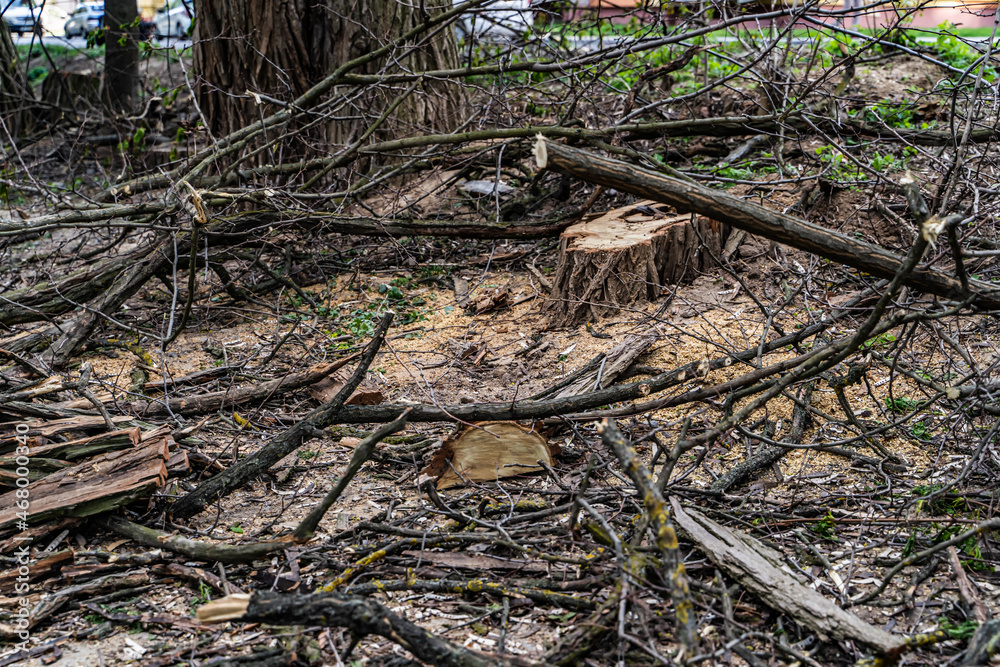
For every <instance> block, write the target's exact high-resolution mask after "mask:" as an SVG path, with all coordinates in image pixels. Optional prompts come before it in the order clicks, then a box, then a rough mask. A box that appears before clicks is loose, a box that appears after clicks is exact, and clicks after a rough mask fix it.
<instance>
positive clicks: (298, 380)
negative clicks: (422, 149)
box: [128, 353, 358, 417]
mask: <svg viewBox="0 0 1000 667" xmlns="http://www.w3.org/2000/svg"><path fill="white" fill-rule="evenodd" d="M357 357H358V353H354V354H352V355H350V356H348V357H344V358H343V359H338V360H337V361H334V362H332V363H329V364H317V365H316V366H313V367H312V368H310V369H308V370H305V371H302V372H301V373H290V374H288V375H286V376H284V377H280V378H277V379H275V380H269V381H267V382H262V383H260V384H256V385H253V386H250V387H234V388H232V389H227V390H226V391H213V392H210V393H207V394H201V395H199V396H191V397H186V398H171V399H170V400H169V401H168V402H169V404H170V412H172V413H174V414H180V415H195V414H202V413H206V412H215V411H216V410H220V409H223V408H232V407H235V406H237V405H242V404H243V403H251V402H253V401H264V400H267V399H268V398H271V397H273V396H275V395H280V394H281V393H284V392H287V391H293V390H295V389H299V388H300V387H305V386H307V385H311V384H315V383H316V382H319V381H320V380H322V379H323V378H325V377H326V376H327V375H329V374H330V373H333V372H334V371H336V370H337V369H338V368H341V367H343V366H345V365H346V364H347V363H348V362H350V361H351V360H353V359H356V358H357ZM128 405H129V408H130V409H131V410H132V411H133V412H135V413H137V414H140V415H142V416H144V417H149V416H159V415H166V414H169V413H168V411H167V407H166V405H164V401H163V399H144V400H138V401H132V402H131V403H129V404H128Z"/></svg>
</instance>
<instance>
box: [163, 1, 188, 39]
mask: <svg viewBox="0 0 1000 667" xmlns="http://www.w3.org/2000/svg"><path fill="white" fill-rule="evenodd" d="M193 12H194V3H193V2H191V0H169V2H167V4H166V5H165V6H164V7H163V8H162V9H161V10H160V11H158V12H156V18H155V19H154V20H153V23H155V24H156V36H157V37H174V38H177V37H187V35H188V32H190V30H191V19H192V18H193Z"/></svg>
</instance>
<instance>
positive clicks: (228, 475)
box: [170, 312, 405, 518]
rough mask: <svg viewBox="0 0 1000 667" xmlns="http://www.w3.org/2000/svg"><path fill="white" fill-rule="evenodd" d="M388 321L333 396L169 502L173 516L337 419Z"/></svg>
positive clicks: (253, 473) (194, 509)
mask: <svg viewBox="0 0 1000 667" xmlns="http://www.w3.org/2000/svg"><path fill="white" fill-rule="evenodd" d="M390 322H392V313H391V312H390V313H388V314H386V316H385V317H383V318H382V321H381V322H379V325H378V328H377V329H376V331H375V334H374V335H373V336H372V340H371V342H369V343H368V347H367V348H365V351H364V353H363V354H362V356H361V360H360V361H359V362H358V366H357V368H355V369H354V373H353V374H352V375H351V378H350V380H348V381H347V382H346V383H345V384H344V386H343V387H342V388H341V390H340V391H339V392H337V395H336V396H334V397H333V398H332V399H330V401H329V402H327V403H325V404H323V405H321V406H320V407H318V408H316V409H315V410H313V411H312V412H310V413H309V416H307V417H306V418H305V419H303V420H302V421H300V422H299V423H297V424H295V426H292V427H291V428H290V429H288V430H287V431H285V432H284V433H282V434H281V435H279V436H277V437H276V438H275V439H274V440H272V441H271V442H269V443H268V444H266V445H265V446H264V447H263V448H262V449H261V450H260V451H258V452H256V453H255V454H253V455H251V456H249V457H247V458H245V459H242V460H241V461H239V462H237V463H235V464H234V465H231V466H230V467H229V468H227V469H226V470H225V471H224V472H222V473H219V474H218V475H216V476H215V477H212V478H211V479H208V480H204V481H202V482H201V484H200V485H199V486H198V488H197V489H195V490H194V491H192V492H191V493H189V494H187V495H186V496H184V497H183V498H181V499H180V500H178V501H177V502H175V503H174V504H173V505H172V506H171V508H170V511H171V513H172V514H173V516H174V517H176V518H185V517H189V516H192V515H194V514H197V513H198V512H200V511H202V510H203V509H205V507H206V506H208V504H209V503H213V502H215V501H216V500H218V499H219V498H222V497H224V496H227V495H229V494H230V493H232V492H233V491H235V490H236V489H238V488H240V487H241V486H243V485H244V484H246V483H247V482H249V481H250V480H251V479H254V478H255V477H258V476H260V475H261V474H263V473H264V472H265V471H266V470H268V469H269V468H270V467H271V466H273V465H274V464H275V463H277V462H278V461H280V460H281V459H283V458H284V457H286V456H288V455H289V454H291V453H292V452H294V451H295V450H296V449H298V448H299V447H300V446H302V443H304V442H306V441H307V440H309V439H310V438H312V437H313V434H314V433H315V432H316V431H317V430H318V429H322V428H325V427H327V426H329V425H330V424H332V423H333V422H334V420H337V419H338V417H339V415H340V412H341V410H342V409H343V408H344V402H345V401H347V399H348V398H350V396H351V394H353V393H354V390H355V389H357V388H358V385H359V384H361V380H363V379H364V377H365V373H366V372H367V371H368V367H369V366H371V363H372V361H374V360H375V355H376V354H378V351H379V348H380V347H381V346H382V341H383V340H385V333H386V331H387V330H388V329H389V324H390ZM404 409H405V406H404ZM400 412H402V410H399V411H397V412H396V413H395V414H393V415H392V416H391V417H389V419H382V420H372V421H382V422H386V421H391V420H393V419H395V418H396V417H398V416H399V413H400Z"/></svg>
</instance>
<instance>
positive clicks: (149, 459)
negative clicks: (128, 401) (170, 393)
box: [0, 436, 172, 529]
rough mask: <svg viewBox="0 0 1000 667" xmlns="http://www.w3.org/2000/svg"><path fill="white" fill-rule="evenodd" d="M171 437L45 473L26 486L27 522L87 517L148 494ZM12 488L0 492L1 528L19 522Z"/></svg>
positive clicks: (157, 483) (157, 481)
mask: <svg viewBox="0 0 1000 667" xmlns="http://www.w3.org/2000/svg"><path fill="white" fill-rule="evenodd" d="M171 443H172V440H171V438H170V436H165V437H163V438H160V439H157V440H153V441H150V442H148V443H143V444H141V445H139V446H138V447H134V448H130V449H127V450H122V451H117V452H109V453H107V454H103V455H101V456H99V457H96V458H92V459H88V460H86V461H83V462H82V463H79V464H77V465H75V466H73V467H72V468H67V469H65V470H61V471H59V472H57V473H53V474H51V475H48V476H47V477H45V478H44V479H41V480H38V481H37V482H32V483H31V484H29V485H28V486H27V487H26V488H27V489H28V496H29V498H30V505H29V508H28V509H27V522H28V523H38V522H40V521H45V520H47V519H51V518H54V517H70V516H78V517H79V516H90V515H93V514H98V513H101V512H106V511H108V510H111V509H114V508H115V507H120V506H122V505H125V504H127V503H130V502H132V501H134V500H138V499H139V498H142V497H145V496H148V495H151V494H152V492H153V491H154V490H156V489H158V488H160V487H162V486H163V484H164V482H165V481H166V479H167V467H166V462H167V460H168V459H169V458H170V453H169V446H170V444H171ZM15 494H16V491H11V492H9V493H6V494H4V495H3V496H0V529H2V528H6V527H7V526H10V525H13V524H14V523H15V522H17V521H19V520H20V518H21V517H19V516H18V513H19V512H20V513H21V515H22V516H23V514H24V513H25V510H21V509H19V508H18V507H17V505H16V501H17V498H16V496H15Z"/></svg>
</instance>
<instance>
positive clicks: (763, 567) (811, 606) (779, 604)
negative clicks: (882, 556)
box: [672, 500, 905, 655]
mask: <svg viewBox="0 0 1000 667" xmlns="http://www.w3.org/2000/svg"><path fill="white" fill-rule="evenodd" d="M672 503H673V508H674V518H675V520H676V521H677V525H678V526H679V527H680V529H681V530H682V531H683V532H684V533H685V534H686V535H687V537H688V539H690V540H691V541H692V542H694V543H695V545H697V547H698V550H699V551H701V552H702V553H704V554H705V555H706V556H708V558H709V560H711V561H712V562H713V563H715V565H716V566H717V567H718V568H719V569H721V570H723V571H725V572H726V574H728V575H729V576H731V577H733V578H734V579H735V580H736V581H738V582H739V583H740V584H741V585H742V586H743V587H744V588H746V589H747V590H748V591H750V592H751V593H753V594H754V595H756V596H757V597H759V598H760V599H761V600H762V601H763V602H764V603H765V604H767V605H768V606H769V607H772V608H773V609H777V610H778V611H781V612H782V613H785V614H788V616H790V617H791V618H793V619H794V620H795V621H796V622H797V623H801V624H802V625H805V626H806V627H808V628H809V629H810V630H813V631H815V632H819V633H821V634H823V635H827V636H831V637H834V638H836V639H851V640H854V641H857V642H858V643H860V644H863V645H864V646H867V647H869V648H871V649H874V650H875V651H878V652H879V653H884V654H890V655H894V654H896V653H897V652H898V651H899V650H901V649H902V647H903V646H904V643H905V642H904V638H902V637H895V636H893V635H891V634H889V633H888V632H885V631H884V630H881V629H879V628H877V627H875V626H874V625H871V624H869V623H866V622H865V621H862V620H861V619H860V618H858V617H857V616H855V615H854V614H851V613H849V612H846V611H844V610H843V609H841V608H840V607H838V606H837V605H836V604H834V603H833V602H832V601H830V600H829V599H827V598H825V597H823V596H822V595H820V594H819V593H818V592H816V591H815V590H813V589H812V588H809V587H808V586H806V585H805V584H803V583H802V582H800V581H799V580H798V579H796V578H795V577H794V576H792V575H791V574H789V573H788V566H787V565H785V564H784V563H783V562H782V559H781V554H779V553H778V552H776V551H774V550H773V549H771V548H770V547H767V546H765V545H764V544H762V543H761V542H760V541H759V540H757V539H756V538H754V537H751V536H750V535H746V534H743V533H739V532H736V531H734V530H730V529H729V528H726V527H725V526H721V525H719V524H717V523H715V522H714V521H712V520H711V519H709V518H708V517H705V516H703V515H702V514H700V513H698V512H695V511H694V510H684V509H682V508H681V506H680V504H679V503H678V502H677V501H676V500H672Z"/></svg>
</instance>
